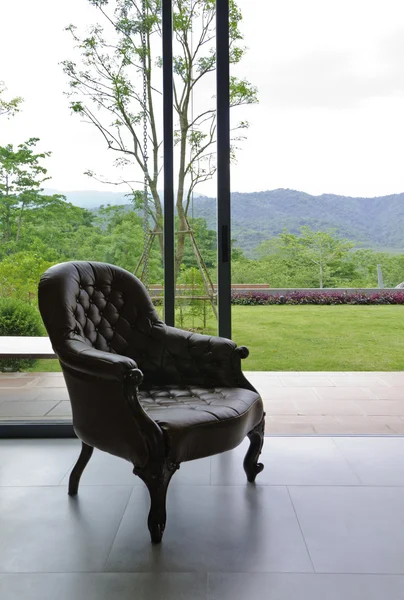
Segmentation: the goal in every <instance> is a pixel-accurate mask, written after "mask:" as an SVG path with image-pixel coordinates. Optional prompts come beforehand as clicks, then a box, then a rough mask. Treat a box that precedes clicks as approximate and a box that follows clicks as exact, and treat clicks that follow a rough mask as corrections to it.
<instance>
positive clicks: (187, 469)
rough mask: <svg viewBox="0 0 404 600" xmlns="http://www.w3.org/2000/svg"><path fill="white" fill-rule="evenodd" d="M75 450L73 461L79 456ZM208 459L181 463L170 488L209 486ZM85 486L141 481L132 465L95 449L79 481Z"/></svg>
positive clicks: (136, 483)
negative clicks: (178, 486)
mask: <svg viewBox="0 0 404 600" xmlns="http://www.w3.org/2000/svg"><path fill="white" fill-rule="evenodd" d="M79 451H80V448H79V447H78V448H77V453H76V455H75V459H74V460H75V461H76V459H77V458H78V456H79ZM69 476H70V470H69V472H68V473H66V475H65V477H64V479H63V481H62V482H61V485H68V481H69ZM209 484H210V458H204V459H202V460H193V461H191V462H188V463H183V464H182V465H181V468H180V469H179V471H178V472H177V473H175V475H174V477H173V478H172V480H171V483H170V487H174V486H177V485H209ZM82 485H83V486H85V485H129V486H134V485H141V486H143V485H144V483H143V481H142V480H141V479H140V478H139V477H137V476H136V475H134V474H133V465H132V464H131V463H129V462H128V461H126V460H123V459H122V458H118V457H117V456H112V455H111V454H108V453H107V452H101V451H100V450H97V449H95V450H94V453H93V456H92V457H91V460H90V462H89V463H88V465H87V467H86V468H85V470H84V472H83V475H82V477H81V480H80V486H82Z"/></svg>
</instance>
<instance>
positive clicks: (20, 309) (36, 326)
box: [0, 298, 45, 371]
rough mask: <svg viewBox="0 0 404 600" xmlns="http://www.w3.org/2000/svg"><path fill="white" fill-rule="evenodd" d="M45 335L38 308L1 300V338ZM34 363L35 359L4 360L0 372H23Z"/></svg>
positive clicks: (14, 301) (9, 299)
mask: <svg viewBox="0 0 404 600" xmlns="http://www.w3.org/2000/svg"><path fill="white" fill-rule="evenodd" d="M44 334H45V328H44V326H43V324H42V319H41V317H40V314H39V311H38V309H37V308H35V307H34V306H30V305H29V304H26V303H25V302H23V301H22V300H17V299H15V298H0V336H8V335H9V336H12V335H24V336H36V335H44ZM34 363H35V360H33V359H19V358H18V359H17V358H10V359H2V360H1V361H0V370H2V371H3V370H12V371H22V370H24V369H27V368H28V367H32V365H33V364H34Z"/></svg>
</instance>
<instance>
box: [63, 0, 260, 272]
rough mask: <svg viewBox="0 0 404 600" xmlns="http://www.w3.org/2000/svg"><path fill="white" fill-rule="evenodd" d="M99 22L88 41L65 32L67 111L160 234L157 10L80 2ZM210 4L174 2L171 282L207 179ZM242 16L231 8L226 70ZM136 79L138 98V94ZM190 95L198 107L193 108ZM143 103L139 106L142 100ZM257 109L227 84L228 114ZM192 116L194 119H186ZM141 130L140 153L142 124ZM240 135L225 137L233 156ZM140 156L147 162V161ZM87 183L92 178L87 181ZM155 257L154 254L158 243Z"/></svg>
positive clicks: (243, 84)
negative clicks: (97, 140) (145, 199)
mask: <svg viewBox="0 0 404 600" xmlns="http://www.w3.org/2000/svg"><path fill="white" fill-rule="evenodd" d="M89 1H90V4H92V5H93V6H94V7H95V8H96V9H97V10H98V14H99V16H100V18H101V19H102V22H103V23H104V25H103V26H101V25H98V24H97V25H94V26H93V27H92V28H91V30H90V32H89V34H86V35H83V36H82V35H80V34H79V33H78V30H77V28H76V27H75V26H74V25H70V26H69V27H68V30H69V31H70V33H71V35H72V37H73V40H74V42H75V44H76V48H77V49H78V51H79V53H80V58H79V61H78V62H75V61H74V60H66V61H64V63H63V66H64V72H65V73H66V75H67V77H68V78H69V84H70V92H69V95H70V97H71V103H70V106H71V109H72V112H73V113H75V114H78V115H80V116H81V117H84V118H85V120H86V121H87V122H90V123H92V124H93V125H94V126H95V127H96V128H97V129H98V131H99V132H100V134H101V136H102V138H103V139H104V141H105V143H106V146H107V148H108V149H110V150H112V151H113V152H115V153H116V156H117V157H118V158H117V160H116V161H115V165H116V166H117V167H119V168H121V169H123V171H122V172H127V171H128V170H129V171H130V172H131V175H130V177H129V178H128V177H121V179H120V182H117V183H125V184H127V185H128V186H129V188H130V189H131V191H132V194H133V199H134V202H135V204H136V205H137V206H138V205H139V201H140V200H141V192H139V187H140V186H142V181H141V179H142V178H143V177H144V176H145V177H146V180H147V185H148V188H149V190H150V220H151V223H152V226H153V228H154V230H155V231H157V232H161V231H162V223H163V210H162V204H161V200H160V197H159V194H158V182H159V177H160V173H161V164H162V154H161V150H162V140H161V133H160V128H159V124H158V121H157V119H156V115H157V114H158V113H159V111H160V106H161V89H160V88H161V81H162V78H161V68H162V59H161V56H160V52H161V34H162V30H161V0H146V1H145V7H146V16H145V17H144V18H143V15H142V3H141V2H140V0H133V1H131V2H128V1H127V0H112V1H110V2H108V1H107V0H89ZM215 13H216V4H215V2H213V1H212V0H192V2H191V1H190V0H174V1H173V32H174V57H173V65H174V69H173V70H174V111H175V115H176V121H175V132H174V138H175V145H176V149H177V152H178V170H177V173H176V177H177V184H176V189H177V192H176V209H177V215H178V221H179V227H178V236H177V245H176V251H175V265H176V273H177V275H178V273H179V269H180V265H181V263H182V259H183V257H184V252H185V243H186V235H187V234H185V233H184V231H185V230H186V229H187V217H188V215H189V209H190V205H191V199H192V194H193V191H194V189H195V188H196V186H197V185H198V184H200V183H202V182H205V181H207V180H209V179H211V178H212V177H213V176H214V174H215V172H216V157H215V145H216V110H215V103H214V97H212V94H211V93H210V92H209V85H208V84H209V81H210V80H211V79H212V76H213V74H214V72H215V70H216V50H215V44H214V38H215ZM241 18H242V17H241V13H240V11H239V9H238V7H237V4H236V2H235V0H230V63H231V64H232V65H234V64H237V63H239V62H240V61H241V60H242V58H243V56H244V54H245V48H244V47H243V46H242V45H241V41H242V35H241V32H240V27H239V25H240V21H241ZM143 75H144V76H145V89H144V90H143V89H142V88H143ZM194 92H195V93H197V95H198V105H196V103H195V104H194V102H193V95H194ZM143 93H145V95H146V97H145V98H144V97H143ZM256 102H257V90H256V89H255V88H254V87H253V86H251V85H250V84H249V83H248V81H246V80H245V79H238V78H237V77H234V76H233V77H231V82H230V104H231V107H232V108H236V107H240V106H243V105H246V104H253V103H256ZM194 111H195V112H194ZM144 117H146V120H147V139H148V142H149V145H150V146H151V148H150V151H149V152H148V153H147V152H146V150H145V149H144V137H143V136H144V132H143V118H144ZM247 127H248V123H247V122H246V121H245V120H244V117H243V120H241V121H239V122H238V124H236V125H235V126H234V128H233V149H232V154H233V155H234V154H235V152H236V147H235V145H236V144H237V143H238V142H239V141H240V140H242V139H243V138H242V135H240V132H243V131H244V130H246V128H247ZM147 154H149V157H147ZM87 173H88V174H89V175H91V176H95V175H94V172H92V171H88V172H87ZM159 240H160V251H161V252H162V251H163V244H162V239H161V236H160V237H159Z"/></svg>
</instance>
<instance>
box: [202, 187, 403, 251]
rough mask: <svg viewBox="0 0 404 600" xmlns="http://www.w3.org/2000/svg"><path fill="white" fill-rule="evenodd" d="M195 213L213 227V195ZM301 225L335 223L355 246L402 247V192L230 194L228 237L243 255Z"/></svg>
mask: <svg viewBox="0 0 404 600" xmlns="http://www.w3.org/2000/svg"><path fill="white" fill-rule="evenodd" d="M194 216H197V217H203V218H204V219H206V221H207V222H208V226H209V227H211V228H214V227H215V223H216V200H215V199H213V198H207V197H199V198H197V199H196V200H195V201H194ZM303 225H308V226H310V227H311V228H312V229H314V230H317V231H324V230H327V229H331V228H334V229H336V230H337V232H338V235H339V236H340V237H346V238H348V239H350V240H353V241H354V242H355V243H356V244H357V246H358V247H367V248H375V249H387V248H388V249H390V250H403V249H404V194H393V195H391V196H381V197H376V198H353V197H348V196H336V195H334V194H322V195H321V196H311V195H309V194H306V193H304V192H298V191H296V190H290V189H277V190H271V191H266V192H253V193H248V194H244V193H233V194H232V238H233V239H234V240H236V246H238V247H240V248H242V249H243V250H244V251H245V252H246V253H247V254H250V255H251V254H252V253H253V250H254V248H256V247H257V246H258V245H259V244H260V243H261V242H263V241H265V240H267V239H269V238H271V237H273V236H276V235H277V234H278V233H280V232H281V231H282V229H287V230H288V231H289V232H291V233H298V231H299V228H300V227H302V226H303Z"/></svg>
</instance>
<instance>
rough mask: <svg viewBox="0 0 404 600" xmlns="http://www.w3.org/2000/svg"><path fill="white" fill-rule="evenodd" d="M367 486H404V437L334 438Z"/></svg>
mask: <svg viewBox="0 0 404 600" xmlns="http://www.w3.org/2000/svg"><path fill="white" fill-rule="evenodd" d="M334 441H335V444H336V445H337V446H338V448H339V449H340V451H341V452H342V454H343V455H344V456H345V458H346V460H347V461H348V462H349V464H350V465H351V467H352V469H353V470H354V471H355V473H356V474H357V475H358V477H359V479H360V481H361V482H362V483H364V484H365V485H394V486H404V438H391V437H379V438H361V437H351V438H350V437H347V438H344V437H340V438H334Z"/></svg>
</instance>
